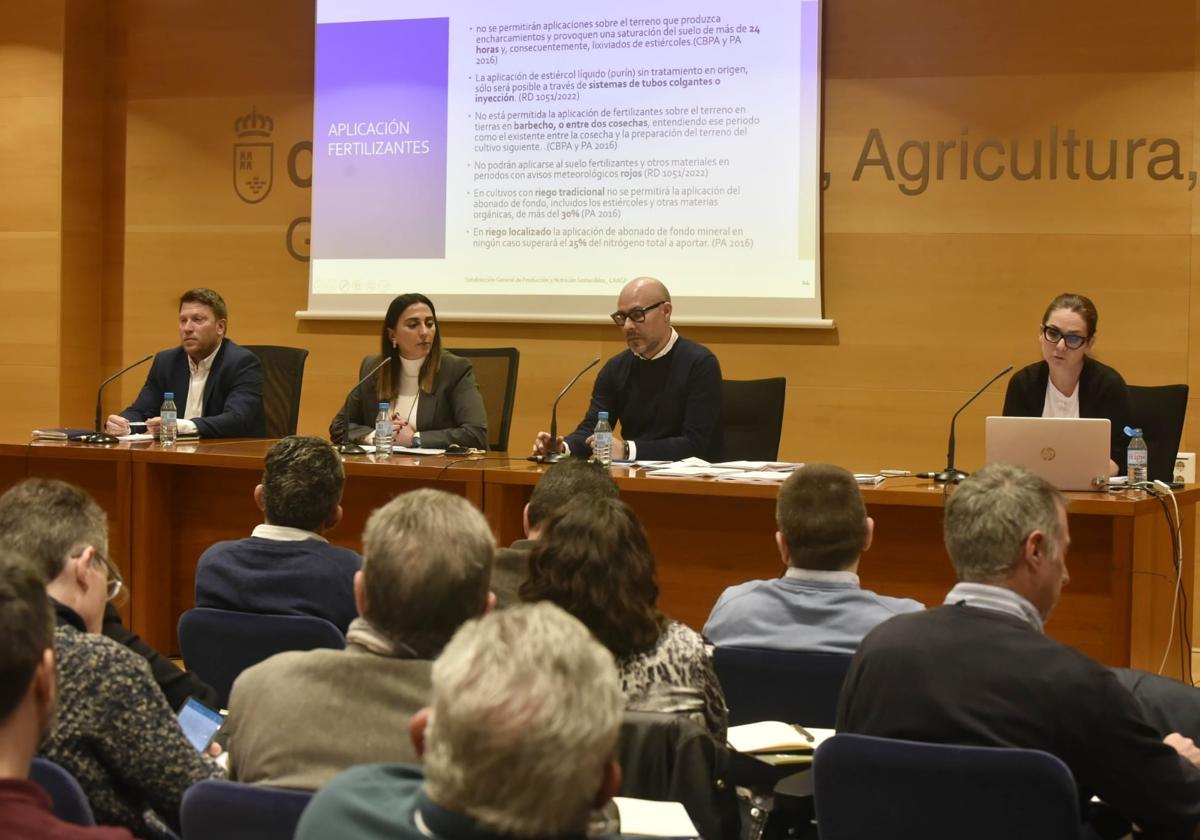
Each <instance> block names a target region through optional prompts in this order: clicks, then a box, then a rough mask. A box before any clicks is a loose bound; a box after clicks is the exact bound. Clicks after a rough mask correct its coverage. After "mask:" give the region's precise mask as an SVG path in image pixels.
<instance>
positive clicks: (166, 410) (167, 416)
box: [158, 391, 179, 446]
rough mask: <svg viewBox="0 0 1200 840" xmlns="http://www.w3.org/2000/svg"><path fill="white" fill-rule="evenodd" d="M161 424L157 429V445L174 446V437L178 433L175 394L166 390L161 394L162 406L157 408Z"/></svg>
mask: <svg viewBox="0 0 1200 840" xmlns="http://www.w3.org/2000/svg"><path fill="white" fill-rule="evenodd" d="M158 416H159V419H160V420H162V426H161V427H160V428H159V430H158V445H159V446H174V445H175V438H176V437H178V435H179V421H178V419H177V416H178V415H177V412H176V409H175V394H174V392H172V391H167V392H166V393H165V394H163V404H162V408H160V409H159V410H158Z"/></svg>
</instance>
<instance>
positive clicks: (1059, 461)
mask: <svg viewBox="0 0 1200 840" xmlns="http://www.w3.org/2000/svg"><path fill="white" fill-rule="evenodd" d="M985 438H986V441H987V462H988V463H989V464H995V463H1001V464H1017V465H1018V466H1022V467H1025V469H1027V470H1029V471H1030V472H1032V473H1034V474H1035V475H1040V476H1041V477H1042V478H1044V479H1046V480H1047V481H1048V482H1050V483H1051V484H1053V485H1054V486H1055V487H1057V488H1058V489H1059V490H1107V489H1108V459H1109V447H1110V446H1111V443H1110V438H1111V424H1110V423H1109V421H1108V420H1097V419H1092V418H1064V417H989V418H987V427H986V431H985Z"/></svg>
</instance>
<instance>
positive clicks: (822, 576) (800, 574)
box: [783, 566, 861, 586]
mask: <svg viewBox="0 0 1200 840" xmlns="http://www.w3.org/2000/svg"><path fill="white" fill-rule="evenodd" d="M783 576H784V577H786V578H791V579H793V580H811V581H815V582H817V583H848V584H851V585H852V586H861V584H860V583H859V582H858V575H857V574H856V573H855V572H849V571H846V570H845V569H801V568H800V567H799V566H788V567H787V571H786V572H784V573H783Z"/></svg>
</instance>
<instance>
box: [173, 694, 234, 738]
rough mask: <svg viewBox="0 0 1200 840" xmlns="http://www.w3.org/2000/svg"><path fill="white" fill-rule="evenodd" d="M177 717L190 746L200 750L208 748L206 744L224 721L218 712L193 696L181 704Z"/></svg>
mask: <svg viewBox="0 0 1200 840" xmlns="http://www.w3.org/2000/svg"><path fill="white" fill-rule="evenodd" d="M178 718H179V726H180V727H181V728H182V729H183V734H184V735H186V736H187V739H188V740H189V741H191V742H192V746H193V747H195V748H196V749H197V750H199V751H200V752H203V751H204V750H206V749H208V745H209V744H211V743H212V739H213V736H214V735H216V734H217V730H218V729H220V728H221V724H222V723H224V722H225V719H224V718H223V717H221V713H220V712H215V711H213V710H212V709H210V708H208V706H205V705H204V704H203V703H201V702H200V701H199V700H197V699H196V698H195V697H189V698H188V699H187V702H186V703H184V704H183V708H181V709H180V710H179V715H178Z"/></svg>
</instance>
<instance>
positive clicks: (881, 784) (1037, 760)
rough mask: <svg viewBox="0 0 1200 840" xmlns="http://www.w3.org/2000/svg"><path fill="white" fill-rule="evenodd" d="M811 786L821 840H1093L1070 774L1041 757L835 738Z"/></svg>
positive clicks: (821, 754)
mask: <svg viewBox="0 0 1200 840" xmlns="http://www.w3.org/2000/svg"><path fill="white" fill-rule="evenodd" d="M813 784H814V792H815V797H816V811H817V831H818V832H819V834H820V836H821V840H862V838H866V837H887V838H889V840H962V838H964V837H970V838H971V840H1013V838H1017V837H1019V838H1021V840H1072V838H1079V837H1081V836H1088V834H1087V832H1086V831H1085V829H1084V827H1083V825H1082V823H1081V820H1080V816H1079V792H1078V791H1077V790H1076V788H1075V780H1074V778H1073V777H1072V776H1071V771H1070V770H1068V769H1067V765H1065V764H1063V762H1062V761H1061V760H1059V759H1058V758H1057V757H1056V756H1053V755H1050V754H1049V753H1045V752H1041V751H1039V750H1022V749H1012V748H1004V747H962V746H954V745H949V744H924V743H918V742H916V741H901V740H895V739H889V738H873V737H870V736H867V735H835V736H834V737H832V738H830V739H829V740H828V741H826V742H825V743H824V744H822V745H821V747H820V748H819V749H818V750H817V755H816V759H815V761H814V764H813Z"/></svg>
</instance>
